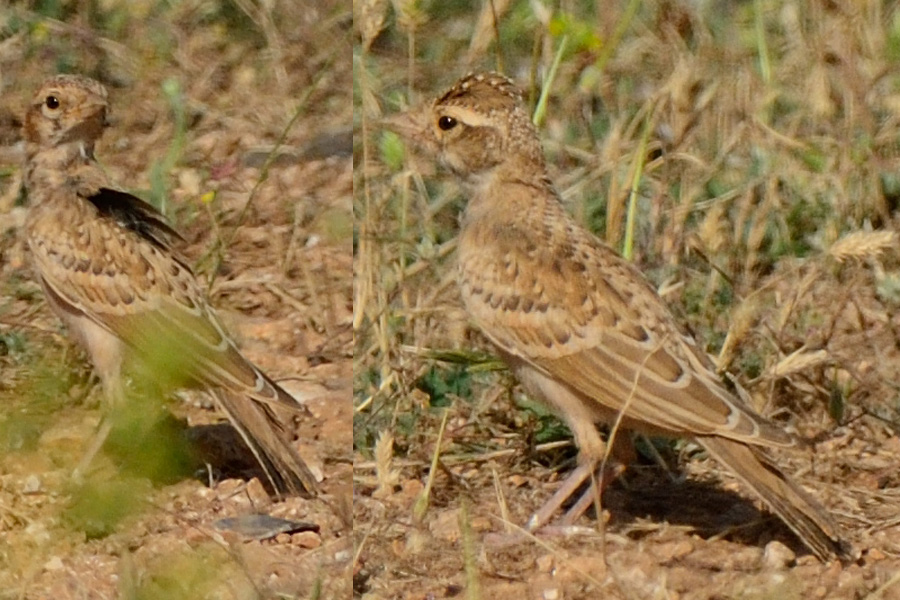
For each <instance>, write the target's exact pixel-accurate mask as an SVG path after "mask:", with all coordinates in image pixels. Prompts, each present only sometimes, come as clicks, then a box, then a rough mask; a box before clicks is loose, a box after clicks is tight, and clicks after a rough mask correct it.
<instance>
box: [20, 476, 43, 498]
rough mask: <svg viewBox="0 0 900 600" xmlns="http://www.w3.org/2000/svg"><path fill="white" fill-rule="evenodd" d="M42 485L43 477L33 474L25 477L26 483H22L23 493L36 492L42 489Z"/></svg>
mask: <svg viewBox="0 0 900 600" xmlns="http://www.w3.org/2000/svg"><path fill="white" fill-rule="evenodd" d="M41 487H42V485H41V478H40V477H38V476H37V475H33V474H32V475H29V476H28V477H26V478H25V483H24V484H22V493H23V494H36V493H38V492H40V491H41Z"/></svg>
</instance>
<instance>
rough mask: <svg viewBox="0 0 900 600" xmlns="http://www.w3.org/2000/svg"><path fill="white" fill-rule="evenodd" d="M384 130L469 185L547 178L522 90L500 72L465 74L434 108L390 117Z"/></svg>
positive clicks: (386, 120)
mask: <svg viewBox="0 0 900 600" xmlns="http://www.w3.org/2000/svg"><path fill="white" fill-rule="evenodd" d="M383 125H384V126H385V127H386V128H388V129H391V130H393V131H395V132H396V133H398V134H399V135H400V136H401V137H403V138H405V139H407V140H409V141H411V142H412V143H414V144H415V145H417V146H419V147H420V148H422V149H423V150H425V151H426V152H428V153H429V154H432V155H434V156H436V157H437V158H438V160H439V161H440V162H441V163H442V164H444V165H445V166H446V167H448V168H449V169H450V170H452V171H453V172H454V173H456V174H457V175H459V176H461V177H462V178H463V179H464V180H467V181H469V182H470V183H472V182H477V181H479V180H483V179H485V178H486V177H491V176H495V175H496V174H497V173H499V172H501V171H506V170H507V169H508V170H509V171H508V172H522V171H523V167H525V172H530V173H534V174H540V175H542V174H543V170H544V160H543V154H542V152H541V146H540V142H539V141H538V137H537V135H536V133H535V129H534V126H533V125H532V123H531V120H530V119H529V117H528V112H527V110H526V108H525V103H524V100H523V95H522V91H521V90H520V89H519V88H518V87H517V86H516V85H515V84H514V83H513V82H512V81H511V80H510V79H509V78H507V77H505V76H503V75H500V74H498V73H476V74H470V75H466V76H465V77H463V78H462V79H460V80H459V81H457V82H456V83H455V84H454V85H453V87H451V88H450V89H449V90H447V91H446V92H445V93H444V94H443V95H442V96H440V97H439V98H438V99H437V100H435V101H434V103H432V105H431V106H430V107H427V108H426V109H424V110H418V111H411V112H407V113H402V114H399V115H395V116H393V117H388V118H387V119H385V120H384V121H383Z"/></svg>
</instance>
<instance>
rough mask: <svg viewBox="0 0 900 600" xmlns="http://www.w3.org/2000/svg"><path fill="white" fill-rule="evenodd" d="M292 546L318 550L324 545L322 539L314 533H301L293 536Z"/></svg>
mask: <svg viewBox="0 0 900 600" xmlns="http://www.w3.org/2000/svg"><path fill="white" fill-rule="evenodd" d="M291 545H293V546H300V547H301V548H318V547H319V546H321V545H322V538H320V537H319V534H317V533H315V532H313V531H301V532H300V533H295V534H293V535H291Z"/></svg>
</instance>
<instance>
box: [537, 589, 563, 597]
mask: <svg viewBox="0 0 900 600" xmlns="http://www.w3.org/2000/svg"><path fill="white" fill-rule="evenodd" d="M560 597H561V596H560V595H559V588H550V589H549V590H544V592H543V593H542V594H541V598H542V599H543V600H559V598H560Z"/></svg>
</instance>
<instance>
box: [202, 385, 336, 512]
mask: <svg viewBox="0 0 900 600" xmlns="http://www.w3.org/2000/svg"><path fill="white" fill-rule="evenodd" d="M211 391H212V393H213V395H214V396H215V397H216V399H217V400H218V402H219V406H220V407H221V408H222V410H223V411H225V414H226V415H227V416H228V420H229V421H231V424H232V425H233V426H234V428H235V429H236V430H237V431H238V433H239V434H240V435H241V438H243V440H244V443H246V444H247V447H248V448H250V451H251V452H253V455H254V456H255V457H256V460H257V462H259V464H260V466H261V467H262V468H263V471H265V473H266V477H267V478H268V480H269V483H271V484H272V487H273V488H274V489H275V491H276V492H277V493H278V494H279V495H283V494H287V495H299V496H304V497H314V496H316V494H317V493H318V489H319V485H318V483H317V482H316V478H315V476H314V475H313V474H312V472H311V471H310V470H309V467H307V466H306V463H305V462H304V461H303V459H302V458H300V455H299V454H298V453H297V450H296V449H294V447H293V446H292V445H291V443H290V442H289V441H288V440H287V439H286V436H285V433H284V427H283V426H282V424H281V423H280V422H279V420H278V418H277V417H276V416H275V414H274V413H273V411H272V409H271V408H270V407H269V406H268V405H267V404H263V403H260V402H256V401H254V400H252V399H251V398H249V397H247V396H244V395H239V394H236V393H234V392H227V391H225V390H214V391H213V390H211ZM284 393H285V394H286V392H284Z"/></svg>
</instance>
